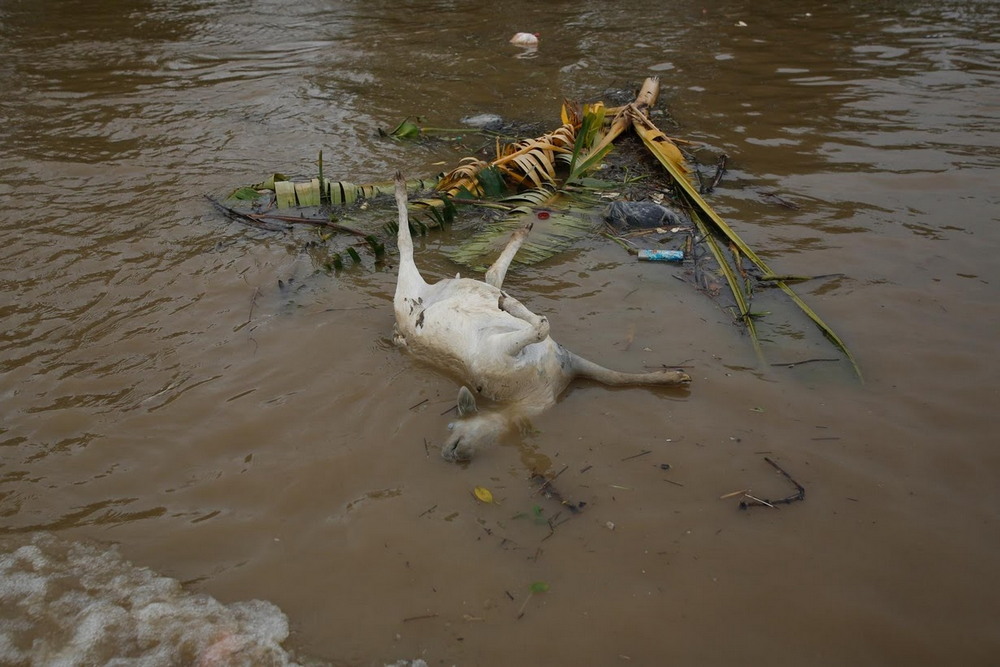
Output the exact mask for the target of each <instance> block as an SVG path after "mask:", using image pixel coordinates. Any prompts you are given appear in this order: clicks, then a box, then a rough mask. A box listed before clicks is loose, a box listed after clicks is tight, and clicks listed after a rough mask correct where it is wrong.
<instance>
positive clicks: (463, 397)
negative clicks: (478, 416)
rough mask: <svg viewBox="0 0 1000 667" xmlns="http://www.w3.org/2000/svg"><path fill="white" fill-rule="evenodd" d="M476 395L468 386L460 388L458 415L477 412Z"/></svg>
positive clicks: (462, 415)
mask: <svg viewBox="0 0 1000 667" xmlns="http://www.w3.org/2000/svg"><path fill="white" fill-rule="evenodd" d="M476 411H477V408H476V397H475V396H473V395H472V392H471V391H469V388H468V387H462V388H461V389H459V390H458V416H459V417H464V416H465V415H468V414H472V413H473V412H476Z"/></svg>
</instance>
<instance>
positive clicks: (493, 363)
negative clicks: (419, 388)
mask: <svg viewBox="0 0 1000 667" xmlns="http://www.w3.org/2000/svg"><path fill="white" fill-rule="evenodd" d="M421 313H422V314H421ZM404 325H405V326H399V324H398V323H397V327H399V329H400V333H401V334H402V335H403V336H404V338H405V340H406V348H407V350H409V352H410V354H412V355H413V356H414V357H416V358H418V359H420V360H422V361H424V362H426V363H428V364H431V365H432V366H434V367H436V368H439V369H441V370H443V371H445V372H447V373H450V374H452V375H453V376H455V377H456V378H457V379H458V380H459V381H461V382H463V383H465V384H466V385H467V386H468V387H469V388H470V389H471V390H473V391H474V392H476V393H477V394H480V395H482V396H485V397H487V398H489V399H491V400H495V401H521V400H526V399H528V400H543V401H545V402H549V401H550V400H552V399H554V396H553V395H552V394H553V391H554V392H555V394H558V392H559V391H561V390H562V389H563V388H564V387H565V383H564V382H562V380H561V378H560V373H559V368H560V356H559V354H558V353H559V347H558V345H557V344H556V343H555V341H553V340H552V339H551V338H546V339H545V340H543V341H541V342H538V343H532V344H530V345H528V346H526V347H525V348H524V349H523V350H521V352H520V353H518V354H516V355H511V354H507V353H506V351H504V350H503V349H502V347H501V345H500V339H501V337H502V336H504V335H506V334H511V333H516V332H520V331H526V330H529V329H531V325H530V324H528V323H527V322H525V321H523V320H520V319H517V318H515V317H513V316H511V315H509V314H508V313H506V312H503V311H501V310H499V308H494V309H483V310H482V311H481V310H480V309H478V308H477V306H476V304H470V303H468V302H467V303H457V302H451V303H439V304H433V305H430V306H428V307H427V308H425V309H424V310H423V311H421V312H416V313H415V314H414V316H413V317H410V318H406V320H405V321H404Z"/></svg>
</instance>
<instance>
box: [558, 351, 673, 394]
mask: <svg viewBox="0 0 1000 667" xmlns="http://www.w3.org/2000/svg"><path fill="white" fill-rule="evenodd" d="M566 352H567V353H569V357H570V362H571V364H572V366H573V370H574V371H576V374H577V376H578V377H583V378H588V379H590V380H596V381H597V382H600V383H601V384H606V385H609V386H612V387H624V386H630V385H681V384H688V383H690V382H691V376H690V375H688V374H687V373H685V372H683V371H668V370H663V371H651V372H649V373H622V372H620V371H613V370H611V369H610V368H605V367H604V366H601V365H600V364H595V363H594V362H593V361H588V360H587V359H584V358H583V357H581V356H579V355H577V354H573V353H572V352H570V351H569V350H566Z"/></svg>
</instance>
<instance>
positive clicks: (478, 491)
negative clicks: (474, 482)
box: [472, 486, 493, 503]
mask: <svg viewBox="0 0 1000 667" xmlns="http://www.w3.org/2000/svg"><path fill="white" fill-rule="evenodd" d="M472 495H474V496H475V497H476V500H479V501H480V502H484V503H492V502H493V494H492V493H491V492H490V490H489V489H487V488H486V487H485V486H477V487H476V488H474V489H473V490H472Z"/></svg>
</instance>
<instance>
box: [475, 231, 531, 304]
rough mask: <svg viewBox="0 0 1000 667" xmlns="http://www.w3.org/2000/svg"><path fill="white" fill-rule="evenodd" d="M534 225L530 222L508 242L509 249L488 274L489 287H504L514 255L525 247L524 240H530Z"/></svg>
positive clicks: (504, 250)
mask: <svg viewBox="0 0 1000 667" xmlns="http://www.w3.org/2000/svg"><path fill="white" fill-rule="evenodd" d="M533 224H534V223H531V222H529V223H528V224H526V225H525V226H524V227H521V228H520V229H518V230H517V231H516V232H514V233H513V234H511V237H510V241H508V242H507V247H505V248H504V249H503V252H501V253H500V256H499V257H497V261H495V262H493V266H491V267H490V268H489V270H488V271H487V272H486V284H487V285H493V287H496V288H497V289H499V288H501V287H502V286H503V279H504V278H505V277H506V276H507V269H508V268H509V267H510V263H511V261H512V260H513V259H514V255H516V254H517V251H518V250H520V248H521V246H522V245H524V240H525V239H526V238H528V232H530V231H531V227H532V225H533Z"/></svg>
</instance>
